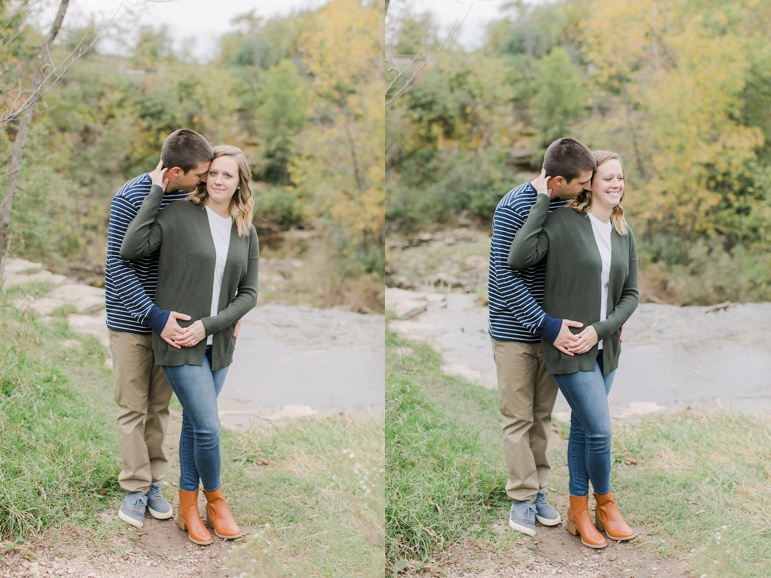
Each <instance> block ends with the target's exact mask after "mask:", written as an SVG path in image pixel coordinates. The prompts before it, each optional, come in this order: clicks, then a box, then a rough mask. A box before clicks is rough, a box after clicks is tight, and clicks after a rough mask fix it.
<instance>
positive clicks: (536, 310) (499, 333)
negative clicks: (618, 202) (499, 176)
mask: <svg viewBox="0 0 771 578" xmlns="http://www.w3.org/2000/svg"><path fill="white" fill-rule="evenodd" d="M536 195H537V192H536V190H535V188H534V187H533V185H532V184H531V183H525V184H523V185H520V186H518V187H517V188H516V189H513V190H511V191H509V192H508V193H506V195H505V196H504V197H503V198H502V199H501V201H500V202H499V203H498V207H497V208H496V209H495V215H494V216H493V238H492V242H491V243H490V272H489V276H488V285H487V293H488V300H489V308H488V311H489V330H490V336H491V337H492V338H493V339H497V340H498V341H517V342H521V343H537V342H539V341H540V340H541V338H540V336H541V335H543V336H545V337H546V338H547V339H549V341H552V342H553V341H554V339H556V338H557V335H558V334H559V331H560V328H561V327H562V320H561V319H553V318H551V317H550V316H549V315H548V314H546V312H544V310H543V308H542V305H543V293H544V279H545V277H546V260H545V259H544V260H543V261H541V262H540V263H538V264H537V265H535V266H533V267H529V268H528V269H520V270H514V269H512V268H511V267H509V265H508V262H507V261H508V257H509V248H510V247H511V242H512V241H513V240H514V236H515V235H516V234H517V232H518V231H519V230H520V229H521V228H522V225H524V224H525V221H526V220H527V216H528V215H529V214H530V208H531V207H532V206H533V204H534V203H535V199H536ZM565 204H566V201H565V199H556V200H554V201H552V202H551V203H550V206H549V212H551V211H553V210H555V209H557V208H559V207H562V206H564V205H565Z"/></svg>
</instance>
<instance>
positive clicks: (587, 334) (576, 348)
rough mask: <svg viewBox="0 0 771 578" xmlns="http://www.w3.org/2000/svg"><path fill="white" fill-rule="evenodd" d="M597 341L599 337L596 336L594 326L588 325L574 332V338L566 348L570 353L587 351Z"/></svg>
mask: <svg viewBox="0 0 771 578" xmlns="http://www.w3.org/2000/svg"><path fill="white" fill-rule="evenodd" d="M598 341H599V339H598V338H597V330H595V328H594V326H592V325H590V326H589V327H587V328H586V329H584V330H583V331H582V332H581V333H578V334H576V340H575V341H574V342H573V344H572V345H571V346H570V347H569V348H568V350H569V351H571V352H572V353H575V354H576V355H581V354H582V353H588V352H589V351H590V350H591V349H592V347H594V346H595V345H597V342H598Z"/></svg>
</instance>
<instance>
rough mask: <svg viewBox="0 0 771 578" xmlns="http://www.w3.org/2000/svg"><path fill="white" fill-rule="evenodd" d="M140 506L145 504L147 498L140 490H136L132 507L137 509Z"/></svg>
mask: <svg viewBox="0 0 771 578" xmlns="http://www.w3.org/2000/svg"><path fill="white" fill-rule="evenodd" d="M140 505H141V506H145V507H146V506H147V498H146V497H145V496H144V494H142V492H137V493H136V495H135V496H134V506H133V507H134V509H135V510H138V509H139V507H140Z"/></svg>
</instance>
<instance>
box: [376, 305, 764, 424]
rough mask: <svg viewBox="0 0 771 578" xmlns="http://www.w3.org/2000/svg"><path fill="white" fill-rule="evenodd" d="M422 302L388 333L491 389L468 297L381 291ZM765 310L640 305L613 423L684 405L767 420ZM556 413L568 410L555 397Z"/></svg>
mask: <svg viewBox="0 0 771 578" xmlns="http://www.w3.org/2000/svg"><path fill="white" fill-rule="evenodd" d="M404 299H412V300H416V301H418V302H419V301H420V300H423V301H425V303H426V306H427V309H426V311H425V312H424V313H422V314H420V315H418V316H417V317H415V318H414V319H411V320H405V321H392V322H391V323H390V327H391V328H393V329H395V330H396V331H398V332H399V333H401V334H403V335H405V336H406V337H409V338H412V339H419V340H423V341H426V342H428V343H430V344H431V345H432V346H434V347H435V348H436V349H437V350H438V351H439V352H440V353H441V354H442V356H443V358H444V360H445V367H444V369H445V371H446V372H448V373H451V374H457V375H462V376H464V377H466V378H468V379H469V380H471V381H473V382H475V383H478V384H479V385H482V386H485V387H491V388H495V387H497V384H496V377H495V364H494V362H493V359H492V351H491V346H490V337H489V335H488V333H487V309H486V307H484V306H481V305H479V304H478V303H477V302H476V301H475V297H474V296H473V295H469V294H452V293H451V294H445V295H436V294H433V295H432V294H426V293H418V292H409V291H401V290H396V291H394V290H388V291H387V292H386V303H387V307H388V308H392V307H393V304H394V303H395V302H396V301H398V300H404ZM769 326H771V303H751V304H741V305H732V306H730V307H728V308H727V309H726V310H720V311H714V312H709V308H708V307H676V306H671V305H657V304H651V303H644V304H641V305H640V306H639V307H638V309H637V311H635V313H634V314H633V315H632V317H631V319H630V320H629V321H628V322H627V324H626V326H625V329H624V342H623V344H622V351H623V352H622V354H621V361H620V365H619V369H618V371H617V372H616V378H615V381H614V383H613V389H612V390H611V393H610V397H609V401H610V406H611V412H612V413H613V415H614V417H616V418H630V417H633V416H635V415H640V414H644V413H648V412H651V411H658V410H663V409H677V408H682V407H687V406H704V405H718V404H719V405H721V406H724V407H727V408H731V409H735V410H738V411H741V412H745V413H748V414H755V415H766V416H771V371H769V367H771V353H769V346H768V345H767V344H766V340H765V335H766V334H767V328H768V327H769ZM555 411H556V412H567V411H569V408H568V406H567V402H565V400H564V398H563V397H562V395H560V396H559V397H558V400H557V404H556V407H555Z"/></svg>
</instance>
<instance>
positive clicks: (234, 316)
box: [201, 226, 260, 336]
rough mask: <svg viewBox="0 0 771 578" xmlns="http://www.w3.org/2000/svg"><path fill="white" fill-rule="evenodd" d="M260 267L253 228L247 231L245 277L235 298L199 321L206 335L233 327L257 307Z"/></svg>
mask: <svg viewBox="0 0 771 578" xmlns="http://www.w3.org/2000/svg"><path fill="white" fill-rule="evenodd" d="M259 265H260V242H259V239H258V238H257V231H256V230H255V229H254V226H252V227H251V229H250V230H249V263H248V265H247V268H246V275H244V277H243V279H241V281H240V282H239V284H238V292H237V293H236V298H235V299H233V301H231V302H230V304H229V305H228V306H227V307H225V308H224V309H223V310H222V311H220V312H219V313H217V315H214V316H212V317H204V318H203V319H201V322H202V323H203V327H204V330H205V331H206V335H207V336H208V335H211V334H212V333H217V332H218V331H222V330H223V329H225V328H226V327H229V326H231V325H233V324H234V323H235V322H236V321H238V320H239V319H241V318H242V317H243V316H244V315H246V314H247V313H249V311H251V310H252V309H254V306H255V305H257V273H258V270H259Z"/></svg>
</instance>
